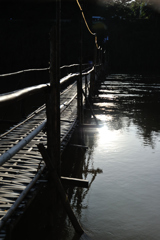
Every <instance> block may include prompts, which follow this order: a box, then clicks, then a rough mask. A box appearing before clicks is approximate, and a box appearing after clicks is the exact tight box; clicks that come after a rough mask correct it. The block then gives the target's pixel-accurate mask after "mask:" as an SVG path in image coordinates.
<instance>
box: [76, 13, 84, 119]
mask: <svg viewBox="0 0 160 240" xmlns="http://www.w3.org/2000/svg"><path fill="white" fill-rule="evenodd" d="M79 71H80V75H79V78H78V79H77V101H78V102H77V106H78V109H77V110H78V120H79V123H80V124H82V123H83V101H82V100H83V99H82V16H81V15H80V65H79Z"/></svg>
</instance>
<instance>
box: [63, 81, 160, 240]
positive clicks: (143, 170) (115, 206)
mask: <svg viewBox="0 0 160 240" xmlns="http://www.w3.org/2000/svg"><path fill="white" fill-rule="evenodd" d="M124 84H125V83H124ZM127 85H128V88H129V89H130V91H131V90H132V89H131V87H130V83H129V82H126V86H127ZM141 86H143V88H144V87H145V86H144V84H143V85H142V84H141V83H140V84H139V85H138V83H137V87H136V89H134V90H133V96H135V97H133V96H129V95H127V94H126V100H125V101H123V102H122V101H120V104H117V103H116V104H114V103H109V105H108V102H107V101H106V103H105V101H103V102H100V103H96V104H95V106H96V109H98V110H97V112H98V111H99V109H101V111H99V113H98V114H96V117H97V119H98V120H99V123H100V127H98V128H96V129H95V128H93V129H84V142H85V144H86V145H87V146H88V150H86V152H85V154H84V157H83V167H82V169H81V172H82V177H83V178H84V179H88V180H89V189H78V188H75V189H74V192H73V195H72V201H71V204H72V207H73V210H74V212H75V214H76V216H77V217H78V219H79V220H80V222H81V224H82V226H83V228H84V230H85V232H86V233H87V234H88V235H89V236H90V237H91V238H92V239H93V240H96V239H101V240H107V239H109V240H124V239H126V240H128V239H130V240H131V239H134V240H138V239H141V240H158V239H160V228H159V222H160V204H159V200H160V191H159V185H160V175H159V173H160V157H159V156H160V124H159V122H160V115H159V113H158V104H159V103H158V100H156V101H155V102H151V101H152V99H151V96H149V98H147V99H146V96H143V97H142V96H138V97H137V92H138V91H139V90H140V88H141ZM107 87H108V88H109V86H108V85H107ZM148 87H149V86H148V85H147V86H146V89H147V88H148ZM125 89H126V88H125ZM112 90H113V89H112ZM146 91H147V93H148V92H149V91H150V90H146ZM134 93H135V95H134ZM122 97H123V98H124V96H122ZM120 98H121V97H120ZM144 98H145V101H144ZM107 99H108V98H107ZM148 99H149V100H148ZM120 100H121V99H120ZM149 101H150V103H149ZM156 104H157V105H156ZM93 121H94V119H93V120H92V122H93ZM76 161H77V160H76ZM66 227H67V232H68V233H69V235H68V237H66V238H64V235H65V234H66V232H65V230H64V235H63V237H62V239H67V240H69V239H78V238H76V237H75V236H74V230H73V227H72V225H71V224H70V223H68V224H67V225H66Z"/></svg>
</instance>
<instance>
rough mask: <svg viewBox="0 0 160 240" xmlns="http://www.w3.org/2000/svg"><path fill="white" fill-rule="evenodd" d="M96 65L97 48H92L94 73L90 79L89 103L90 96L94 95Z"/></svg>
mask: <svg viewBox="0 0 160 240" xmlns="http://www.w3.org/2000/svg"><path fill="white" fill-rule="evenodd" d="M96 63H97V47H96V46H95V47H94V62H93V64H94V71H93V72H92V73H91V79H90V90H89V99H90V102H92V96H93V93H94V84H95V75H96Z"/></svg>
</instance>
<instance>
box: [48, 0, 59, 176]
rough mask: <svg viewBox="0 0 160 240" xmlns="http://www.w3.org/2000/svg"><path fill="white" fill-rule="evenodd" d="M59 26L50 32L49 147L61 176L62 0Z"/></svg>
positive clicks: (51, 156)
mask: <svg viewBox="0 0 160 240" xmlns="http://www.w3.org/2000/svg"><path fill="white" fill-rule="evenodd" d="M56 7H57V24H56V26H53V28H52V29H51V31H50V89H49V93H48V99H47V147H48V152H49V156H50V158H51V159H52V161H53V162H54V165H55V168H56V170H57V172H58V174H59V175H60V162H61V157H60V70H59V69H60V68H59V65H60V63H59V61H60V57H59V56H60V47H59V46H60V43H59V41H60V12H59V11H60V0H57V6H56Z"/></svg>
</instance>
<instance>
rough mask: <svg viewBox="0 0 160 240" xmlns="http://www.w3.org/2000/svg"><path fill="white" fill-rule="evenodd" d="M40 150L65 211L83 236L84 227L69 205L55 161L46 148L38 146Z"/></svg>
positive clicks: (76, 229)
mask: <svg viewBox="0 0 160 240" xmlns="http://www.w3.org/2000/svg"><path fill="white" fill-rule="evenodd" d="M38 148H39V151H40V153H41V155H42V157H43V159H44V161H45V163H46V166H47V167H48V169H49V170H50V173H51V177H52V178H53V180H54V183H55V186H56V188H57V191H58V192H59V195H60V197H61V200H62V203H63V205H64V207H65V210H66V212H67V214H68V217H69V219H70V221H71V223H72V225H73V227H74V228H75V231H76V232H77V233H79V234H80V235H82V234H83V233H84V231H83V229H82V227H81V226H80V224H79V222H78V220H77V218H76V217H75V215H74V212H73V211H72V208H71V206H70V203H69V200H68V196H67V195H66V193H65V191H64V188H63V186H62V183H61V181H60V179H59V177H58V174H57V172H56V170H55V167H54V164H53V161H51V159H50V157H49V155H48V152H47V150H46V148H45V147H44V145H43V144H39V145H38Z"/></svg>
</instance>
